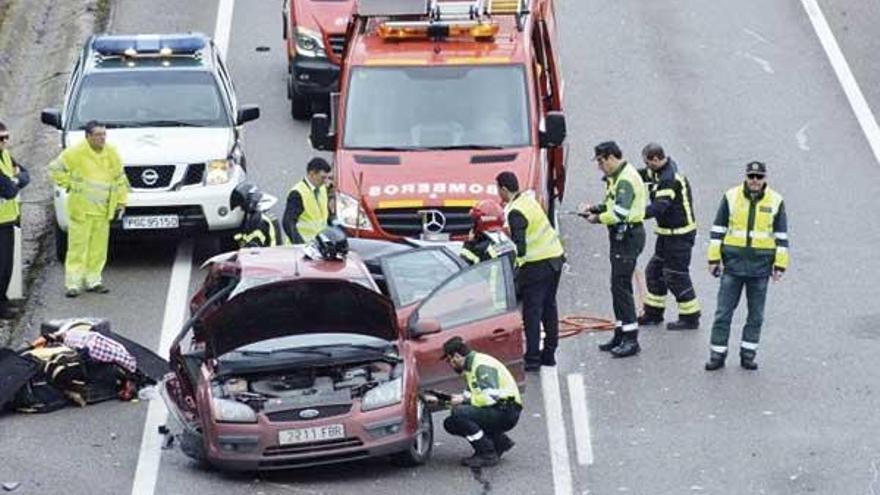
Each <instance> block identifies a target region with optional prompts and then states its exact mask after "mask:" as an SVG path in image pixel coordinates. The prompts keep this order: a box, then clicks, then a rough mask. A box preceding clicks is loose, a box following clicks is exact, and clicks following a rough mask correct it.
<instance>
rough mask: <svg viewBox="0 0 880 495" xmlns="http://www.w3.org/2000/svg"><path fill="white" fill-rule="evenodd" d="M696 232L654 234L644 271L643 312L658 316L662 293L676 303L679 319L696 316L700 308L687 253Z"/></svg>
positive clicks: (662, 299)
mask: <svg viewBox="0 0 880 495" xmlns="http://www.w3.org/2000/svg"><path fill="white" fill-rule="evenodd" d="M695 238H696V232H691V233H689V234H684V235H658V236H657V243H656V244H655V245H654V256H652V257H651V261H649V262H648V266H647V268H645V279H646V282H647V286H648V297H647V298H646V300H645V313H646V314H649V315H652V316H654V315H656V316H661V317H662V315H663V311H664V308H665V299H666V293H667V292H672V295H673V296H675V300H676V302H678V308H679V315H680V316H682V317H687V316H694V315H698V314H699V312H700V306H699V304H698V303H697V300H696V299H697V294H696V292H694V284H693V282H691V274H690V266H691V252H692V251H693V247H694V239H695Z"/></svg>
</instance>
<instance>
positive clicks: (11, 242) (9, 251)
mask: <svg viewBox="0 0 880 495" xmlns="http://www.w3.org/2000/svg"><path fill="white" fill-rule="evenodd" d="M14 248H15V227H13V224H11V223H8V224H6V225H0V310H2V309H3V308H5V307H6V303H7V300H6V290H7V289H9V280H10V279H11V278H12V262H13V259H12V257H13V255H14V254H15V253H14V252H13V250H14Z"/></svg>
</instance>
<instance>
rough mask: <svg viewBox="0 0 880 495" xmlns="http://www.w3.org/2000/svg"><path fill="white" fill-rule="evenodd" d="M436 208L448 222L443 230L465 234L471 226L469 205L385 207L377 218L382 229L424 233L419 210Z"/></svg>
mask: <svg viewBox="0 0 880 495" xmlns="http://www.w3.org/2000/svg"><path fill="white" fill-rule="evenodd" d="M424 210H436V211H439V212H440V213H442V214H443V217H444V218H445V219H446V223H445V225H444V227H443V230H442V231H441V232H442V233H444V234H450V235H454V236H457V235H465V234H467V233H468V231H469V230H470V228H471V217H470V215H469V212H470V208H469V207H450V208H429V207H425V208H384V209H378V210H376V219H377V220H378V221H379V226H380V227H382V230H384V231H385V232H388V233H389V234H393V235H399V236H404V237H418V236H419V235H421V234H422V216H421V215H420V214H419V211H424Z"/></svg>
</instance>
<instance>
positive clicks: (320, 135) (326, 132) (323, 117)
mask: <svg viewBox="0 0 880 495" xmlns="http://www.w3.org/2000/svg"><path fill="white" fill-rule="evenodd" d="M333 137H334V135H333V134H332V133H331V132H330V117H328V116H327V114H326V113H316V114H315V115H312V128H311V131H310V133H309V141H311V143H312V148H315V149H316V150H321V151H333V150H334V149H336V142H335V141H334V139H333Z"/></svg>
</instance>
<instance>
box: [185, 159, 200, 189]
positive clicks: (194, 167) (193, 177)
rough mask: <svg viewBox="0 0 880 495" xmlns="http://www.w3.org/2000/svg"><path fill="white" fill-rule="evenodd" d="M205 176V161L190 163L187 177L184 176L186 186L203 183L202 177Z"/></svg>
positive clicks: (187, 168)
mask: <svg viewBox="0 0 880 495" xmlns="http://www.w3.org/2000/svg"><path fill="white" fill-rule="evenodd" d="M204 177H205V164H204V163H190V164H189V165H187V167H186V177H184V178H183V185H184V186H191V185H193V184H201V183H202V179H203V178H204Z"/></svg>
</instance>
